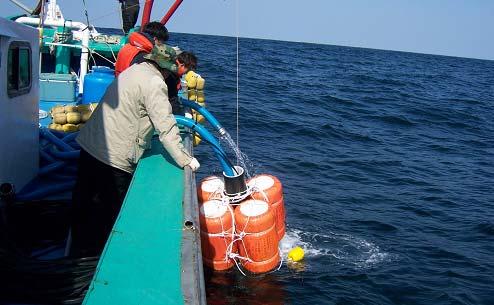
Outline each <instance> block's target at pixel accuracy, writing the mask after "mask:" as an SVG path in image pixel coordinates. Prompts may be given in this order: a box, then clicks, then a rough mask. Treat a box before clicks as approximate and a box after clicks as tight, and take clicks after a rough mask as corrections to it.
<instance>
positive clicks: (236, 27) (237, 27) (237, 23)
mask: <svg viewBox="0 0 494 305" xmlns="http://www.w3.org/2000/svg"><path fill="white" fill-rule="evenodd" d="M235 3H236V5H235V16H236V17H235V29H236V36H237V148H238V149H240V147H239V145H238V143H239V137H238V134H239V107H238V96H239V92H238V91H239V87H238V77H239V69H238V66H239V65H238V62H239V50H238V36H239V15H238V11H239V9H238V0H237V1H236V2H235ZM237 164H238V157H237Z"/></svg>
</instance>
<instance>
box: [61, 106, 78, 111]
mask: <svg viewBox="0 0 494 305" xmlns="http://www.w3.org/2000/svg"><path fill="white" fill-rule="evenodd" d="M64 111H65V112H66V113H69V112H75V111H77V106H75V105H67V106H65V107H64Z"/></svg>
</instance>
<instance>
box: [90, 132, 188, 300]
mask: <svg viewBox="0 0 494 305" xmlns="http://www.w3.org/2000/svg"><path fill="white" fill-rule="evenodd" d="M163 156H165V158H163ZM183 197H184V170H182V169H181V168H179V167H177V166H176V165H174V163H173V161H171V157H170V156H169V155H168V154H167V153H166V152H165V151H164V150H163V147H162V146H161V144H160V143H159V141H157V139H156V138H155V139H153V145H152V148H151V150H149V151H147V152H146V154H145V155H144V157H143V158H142V159H141V160H140V162H139V164H138V166H137V169H136V171H135V174H134V177H133V180H132V182H131V185H130V187H129V191H128V193H127V196H126V198H125V201H124V203H123V206H122V209H121V211H120V214H119V217H118V219H117V221H116V223H115V226H114V228H113V231H112V233H111V235H110V237H109V239H108V241H107V243H106V246H105V249H104V251H103V254H102V256H101V259H100V261H99V264H98V267H97V270H96V274H95V276H94V278H93V281H92V283H91V286H90V288H89V290H88V292H87V294H86V298H85V299H84V303H83V304H86V305H99V304H101V305H103V304H104V305H107V304H141V305H152V304H184V295H183V292H182V286H181V272H182V264H181V246H182V232H183V209H182V201H183Z"/></svg>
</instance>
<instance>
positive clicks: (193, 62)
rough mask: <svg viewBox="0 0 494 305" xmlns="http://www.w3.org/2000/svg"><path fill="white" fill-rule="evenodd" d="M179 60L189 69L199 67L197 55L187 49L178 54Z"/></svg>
mask: <svg viewBox="0 0 494 305" xmlns="http://www.w3.org/2000/svg"><path fill="white" fill-rule="evenodd" d="M177 60H178V62H179V63H181V64H184V66H185V67H186V68H187V69H189V70H194V69H195V68H196V67H197V57H196V56H195V55H194V53H192V52H186V51H185V52H182V53H180V54H178V55H177Z"/></svg>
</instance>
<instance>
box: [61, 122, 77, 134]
mask: <svg viewBox="0 0 494 305" xmlns="http://www.w3.org/2000/svg"><path fill="white" fill-rule="evenodd" d="M78 130H79V127H77V125H74V124H65V125H63V131H65V132H75V131H78Z"/></svg>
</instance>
